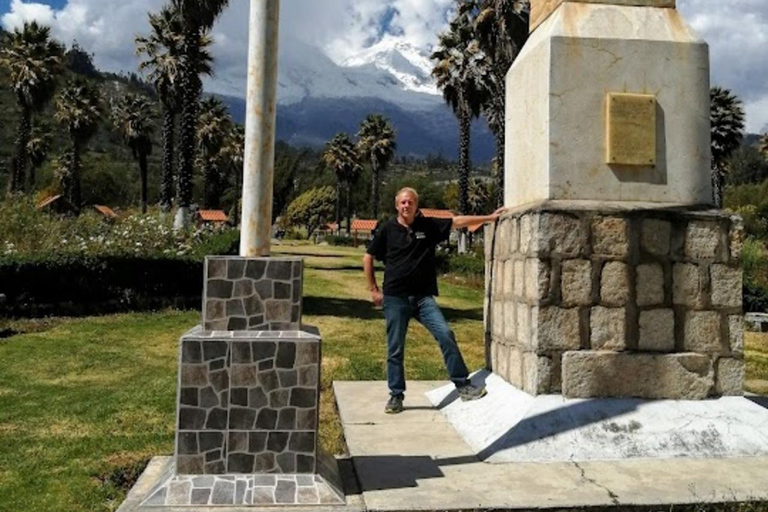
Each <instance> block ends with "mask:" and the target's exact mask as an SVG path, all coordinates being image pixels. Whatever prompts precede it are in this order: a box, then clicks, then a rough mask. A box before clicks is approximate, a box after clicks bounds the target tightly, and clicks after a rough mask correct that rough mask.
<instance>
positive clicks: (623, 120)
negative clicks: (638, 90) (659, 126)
mask: <svg viewBox="0 0 768 512" xmlns="http://www.w3.org/2000/svg"><path fill="white" fill-rule="evenodd" d="M607 102H608V105H607V109H606V111H607V117H608V119H607V134H606V135H607V141H606V147H607V148H608V157H607V158H608V164H609V165H635V166H645V167H647V166H655V165H656V96H654V95H652V94H626V93H608V99H607Z"/></svg>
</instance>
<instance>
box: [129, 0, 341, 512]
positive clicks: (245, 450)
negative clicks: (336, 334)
mask: <svg viewBox="0 0 768 512" xmlns="http://www.w3.org/2000/svg"><path fill="white" fill-rule="evenodd" d="M279 5H280V3H279V0H252V1H251V18H250V46H249V59H248V62H249V64H248V66H249V69H248V102H247V104H248V108H247V116H246V145H245V169H244V179H243V215H242V227H241V245H240V256H238V257H223V256H211V257H208V258H207V259H206V264H205V275H204V292H203V318H202V326H200V327H197V328H195V329H193V330H192V331H190V332H189V333H187V334H186V335H184V336H183V337H182V338H181V341H180V347H179V350H180V356H179V380H178V393H177V398H178V399H177V424H176V447H175V455H174V458H173V459H172V461H169V462H168V463H167V464H166V465H165V466H164V467H163V468H162V469H161V470H158V471H157V473H159V475H157V476H156V477H155V484H154V485H153V487H152V488H151V489H150V490H149V491H147V492H146V493H145V498H144V499H143V501H142V502H141V503H140V504H139V505H138V508H134V509H132V510H136V509H138V510H144V509H145V508H146V509H151V510H156V509H157V507H160V508H161V509H162V507H172V509H173V510H187V508H185V507H189V510H193V509H194V510H199V508H198V507H201V506H216V507H222V506H224V507H227V506H229V507H238V510H241V508H240V507H248V506H258V507H265V506H270V507H274V506H294V507H295V506H303V505H306V506H310V507H313V508H316V507H317V506H320V505H338V504H343V503H344V502H345V498H344V494H343V490H342V486H341V482H340V479H339V477H338V469H337V468H336V467H335V460H334V459H333V458H332V457H325V456H323V455H322V454H321V453H320V451H319V448H318V436H317V432H318V407H319V400H320V349H321V338H320V336H319V334H318V333H317V332H316V331H315V330H313V329H311V328H305V327H304V326H303V325H302V322H301V306H302V277H303V261H302V260H301V259H300V258H270V257H269V251H270V233H271V224H272V223H271V218H272V183H273V173H274V145H275V113H276V105H275V103H276V88H277V44H278V23H279ZM148 472H149V470H148Z"/></svg>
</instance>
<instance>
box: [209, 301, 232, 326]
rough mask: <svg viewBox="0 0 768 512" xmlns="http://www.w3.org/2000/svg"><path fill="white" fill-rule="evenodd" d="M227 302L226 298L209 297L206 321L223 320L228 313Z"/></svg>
mask: <svg viewBox="0 0 768 512" xmlns="http://www.w3.org/2000/svg"><path fill="white" fill-rule="evenodd" d="M226 308H227V302H226V301H225V300H213V299H209V300H207V301H206V303H205V319H206V321H213V320H221V319H223V318H225V317H226V315H227V311H226Z"/></svg>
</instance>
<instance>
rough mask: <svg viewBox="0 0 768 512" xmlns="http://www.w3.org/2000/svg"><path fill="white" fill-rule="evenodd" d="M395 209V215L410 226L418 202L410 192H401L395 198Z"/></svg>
mask: <svg viewBox="0 0 768 512" xmlns="http://www.w3.org/2000/svg"><path fill="white" fill-rule="evenodd" d="M395 208H397V214H398V215H399V216H400V218H401V219H403V220H404V221H406V222H407V223H408V224H410V223H411V222H413V219H414V218H415V217H416V210H418V209H419V202H418V200H417V199H416V198H415V197H413V194H411V193H410V192H403V193H402V194H400V195H399V196H397V201H395Z"/></svg>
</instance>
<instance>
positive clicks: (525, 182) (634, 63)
mask: <svg viewBox="0 0 768 512" xmlns="http://www.w3.org/2000/svg"><path fill="white" fill-rule="evenodd" d="M506 108H507V112H506V117H507V135H506V152H507V153H506V176H505V184H506V189H505V203H506V206H507V207H508V208H510V211H509V213H508V214H507V215H505V216H504V217H503V218H502V219H501V220H500V222H499V223H498V224H497V226H496V227H495V228H494V227H491V228H489V229H490V230H491V233H489V234H491V235H492V236H488V237H487V238H486V239H487V240H494V242H493V243H492V244H488V247H487V249H486V250H487V253H486V261H487V262H488V263H487V265H488V268H487V271H486V276H487V284H488V286H490V290H489V292H488V296H489V300H490V307H489V308H486V311H488V314H487V315H486V331H487V337H488V338H489V339H490V343H489V345H490V346H489V351H490V354H489V355H490V362H491V364H492V367H493V370H494V372H495V373H497V374H498V375H500V376H501V377H503V378H504V379H505V380H506V381H507V382H509V383H511V384H513V385H515V386H517V387H519V388H521V389H523V390H525V391H526V392H528V393H530V394H533V395H539V394H553V393H560V392H562V394H563V395H565V396H566V397H569V398H592V397H638V398H677V399H704V398H707V397H710V396H717V395H738V394H741V393H742V387H743V380H744V362H743V341H742V333H743V319H742V298H741V293H742V274H741V270H740V267H739V257H740V252H741V240H742V227H741V222H740V220H739V219H738V217H735V216H731V215H727V214H725V213H723V212H721V211H717V210H713V209H711V206H710V205H711V203H712V190H711V181H710V172H709V169H710V125H709V54H708V47H707V44H706V43H705V42H704V41H702V40H701V39H700V38H699V37H698V36H697V35H696V34H695V33H694V32H693V31H692V30H691V29H690V28H689V27H688V25H687V24H686V23H685V22H684V20H683V19H682V17H681V16H680V14H679V13H678V11H677V10H676V8H675V0H532V2H531V34H530V38H529V40H528V42H527V43H526V45H525V47H524V48H523V49H522V51H521V53H520V55H519V57H518V58H517V60H516V61H515V63H514V65H513V66H512V68H511V69H510V71H509V73H508V75H507V105H506ZM494 229H495V232H493V230H494Z"/></svg>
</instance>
